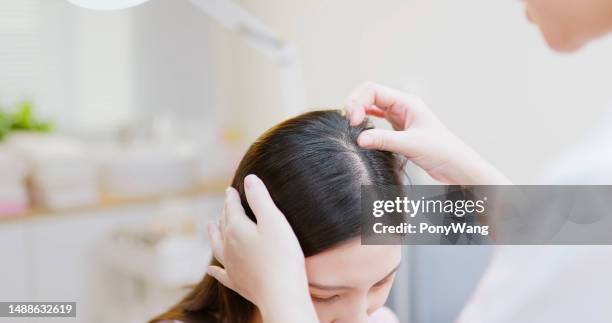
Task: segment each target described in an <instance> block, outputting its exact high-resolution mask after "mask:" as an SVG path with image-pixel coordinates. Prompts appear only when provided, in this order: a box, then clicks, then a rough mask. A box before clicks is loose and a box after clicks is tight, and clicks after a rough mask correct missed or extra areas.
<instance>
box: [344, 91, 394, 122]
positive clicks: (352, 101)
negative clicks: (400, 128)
mask: <svg viewBox="0 0 612 323" xmlns="http://www.w3.org/2000/svg"><path fill="white" fill-rule="evenodd" d="M404 98H405V95H404V94H403V93H401V92H399V91H397V90H394V89H391V88H388V87H386V86H383V85H380V84H376V83H372V82H368V83H365V84H363V85H361V86H360V87H358V88H357V90H355V91H354V92H353V93H352V94H351V95H350V96H349V98H348V100H347V102H346V104H345V105H346V110H347V112H348V113H349V114H350V116H351V119H350V121H351V125H353V126H355V125H358V124H359V123H361V122H363V119H364V118H365V115H366V110H367V109H368V108H369V107H371V106H372V105H375V106H377V107H378V108H379V109H381V110H383V111H386V110H389V109H393V108H394V107H398V106H400V105H401V104H402V103H403V102H402V101H403V99H404Z"/></svg>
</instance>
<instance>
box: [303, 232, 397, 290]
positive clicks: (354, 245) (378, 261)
mask: <svg viewBox="0 0 612 323" xmlns="http://www.w3.org/2000/svg"><path fill="white" fill-rule="evenodd" d="M400 260H401V247H400V246H394V245H381V246H378V245H376V246H375V245H364V246H362V245H361V242H360V239H353V240H351V241H349V242H347V243H344V244H342V245H339V246H337V247H335V248H331V249H329V250H326V251H324V252H321V253H319V254H316V255H314V256H311V257H308V258H306V271H307V274H308V281H309V282H310V283H315V284H317V285H332V286H340V285H341V286H348V287H355V288H357V287H362V286H368V287H369V286H371V285H373V284H375V283H377V282H378V281H379V280H380V279H383V278H385V276H387V275H388V274H389V273H390V272H391V271H393V270H394V269H395V268H396V267H397V266H398V265H399V263H400Z"/></svg>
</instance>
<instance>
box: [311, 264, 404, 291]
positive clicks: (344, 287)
mask: <svg viewBox="0 0 612 323" xmlns="http://www.w3.org/2000/svg"><path fill="white" fill-rule="evenodd" d="M399 267H400V265H397V266H396V267H395V268H393V270H391V271H390V272H389V273H388V274H387V275H385V277H383V278H382V279H381V280H379V281H378V282H377V283H376V284H374V285H377V284H380V283H381V282H383V281H385V280H386V279H387V278H389V277H391V276H392V275H393V274H395V272H396V271H397V270H398V269H399ZM308 286H309V287H312V288H315V289H321V290H339V289H351V288H352V287H348V286H334V285H320V284H316V283H308Z"/></svg>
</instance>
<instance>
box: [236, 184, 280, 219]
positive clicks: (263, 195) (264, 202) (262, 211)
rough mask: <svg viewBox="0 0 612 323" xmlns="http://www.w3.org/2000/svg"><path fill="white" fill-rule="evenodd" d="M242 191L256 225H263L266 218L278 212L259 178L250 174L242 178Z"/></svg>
mask: <svg viewBox="0 0 612 323" xmlns="http://www.w3.org/2000/svg"><path fill="white" fill-rule="evenodd" d="M244 189H245V193H246V198H247V201H248V202H249V206H250V207H251V210H253V213H254V214H255V218H256V219H257V223H258V224H259V223H263V222H265V221H266V218H269V217H271V216H275V215H278V214H279V213H280V211H279V210H278V208H277V207H276V205H275V204H274V201H272V197H271V196H270V193H269V192H268V189H267V188H266V185H265V184H264V183H263V182H262V181H261V179H259V177H257V176H255V175H253V174H251V175H248V176H247V177H245V178H244Z"/></svg>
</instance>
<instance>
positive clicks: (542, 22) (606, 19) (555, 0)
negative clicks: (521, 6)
mask: <svg viewBox="0 0 612 323" xmlns="http://www.w3.org/2000/svg"><path fill="white" fill-rule="evenodd" d="M524 2H525V4H526V13H527V17H528V19H529V20H530V21H532V22H533V23H534V24H536V25H537V26H538V27H539V28H540V30H541V32H542V35H543V36H544V38H545V39H546V42H547V43H548V45H549V46H550V47H551V48H553V49H554V50H557V51H561V52H570V51H575V50H577V49H580V48H581V47H582V46H584V45H586V44H587V43H588V42H589V41H591V40H593V39H595V38H597V37H600V36H602V35H605V34H607V33H608V32H609V31H610V30H612V0H524Z"/></svg>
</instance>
